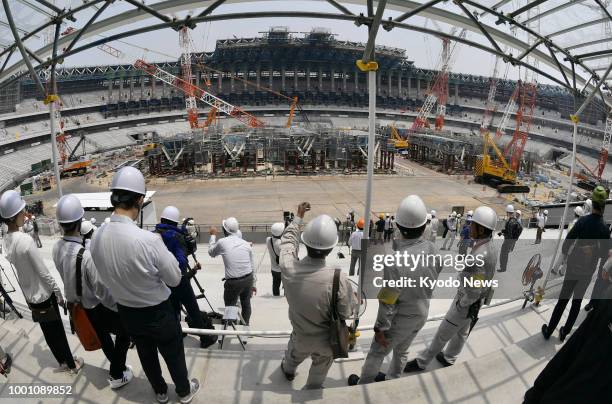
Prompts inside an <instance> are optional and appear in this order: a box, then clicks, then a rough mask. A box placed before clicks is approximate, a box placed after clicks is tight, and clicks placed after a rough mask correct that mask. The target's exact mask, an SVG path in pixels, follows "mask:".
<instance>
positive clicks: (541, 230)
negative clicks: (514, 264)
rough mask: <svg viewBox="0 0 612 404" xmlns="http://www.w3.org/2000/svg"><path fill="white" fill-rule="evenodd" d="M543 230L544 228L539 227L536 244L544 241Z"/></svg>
mask: <svg viewBox="0 0 612 404" xmlns="http://www.w3.org/2000/svg"><path fill="white" fill-rule="evenodd" d="M543 231H544V229H542V228H540V227H538V230H537V231H536V239H535V243H536V244H540V243H541V242H542V232H543Z"/></svg>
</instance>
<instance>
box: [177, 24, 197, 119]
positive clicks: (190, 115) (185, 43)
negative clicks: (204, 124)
mask: <svg viewBox="0 0 612 404" xmlns="http://www.w3.org/2000/svg"><path fill="white" fill-rule="evenodd" d="M179 42H180V45H181V50H182V51H183V53H182V54H181V75H182V76H183V80H184V81H185V82H186V83H188V84H190V85H191V83H193V74H192V72H191V38H190V37H189V28H187V27H183V28H181V29H180V30H179ZM183 91H184V92H185V107H186V109H187V121H189V127H191V129H197V128H198V127H199V126H200V125H199V124H198V103H197V101H196V98H195V93H194V90H193V88H192V87H191V86H185V89H184V90H183Z"/></svg>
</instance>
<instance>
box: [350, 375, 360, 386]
mask: <svg viewBox="0 0 612 404" xmlns="http://www.w3.org/2000/svg"><path fill="white" fill-rule="evenodd" d="M358 384H359V376H357V375H356V374H352V375H350V376H349V377H348V385H349V386H357V385H358Z"/></svg>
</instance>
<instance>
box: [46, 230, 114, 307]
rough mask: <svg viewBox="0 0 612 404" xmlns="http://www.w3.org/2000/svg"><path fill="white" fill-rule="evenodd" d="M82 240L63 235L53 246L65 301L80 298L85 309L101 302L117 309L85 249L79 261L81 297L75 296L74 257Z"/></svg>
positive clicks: (74, 300)
mask: <svg viewBox="0 0 612 404" xmlns="http://www.w3.org/2000/svg"><path fill="white" fill-rule="evenodd" d="M82 240H83V239H82V238H81V237H70V236H64V238H62V239H61V240H59V241H58V242H57V243H55V245H54V246H53V262H54V263H55V267H56V268H57V271H58V272H59V274H60V276H61V277H62V280H63V281H64V293H65V294H66V301H68V302H76V301H79V300H80V302H81V304H82V305H83V307H85V308H86V309H93V308H94V307H96V306H97V305H98V304H100V303H103V304H104V306H106V307H108V308H109V309H111V310H114V311H117V305H116V304H115V300H114V299H113V298H112V296H111V295H110V292H109V291H108V289H107V288H106V286H104V284H103V283H102V281H101V280H100V276H99V274H98V270H97V268H96V266H95V265H94V262H93V260H92V259H91V253H90V252H89V250H87V249H86V250H85V251H84V252H83V260H82V262H81V278H82V279H81V284H82V285H83V291H82V294H81V299H78V298H77V296H76V258H77V255H78V253H79V250H80V249H81V248H83V245H82V244H81V242H82Z"/></svg>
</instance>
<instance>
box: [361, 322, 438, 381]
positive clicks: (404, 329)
mask: <svg viewBox="0 0 612 404" xmlns="http://www.w3.org/2000/svg"><path fill="white" fill-rule="evenodd" d="M426 320H427V318H425V319H423V318H420V317H403V318H402V317H401V316H398V317H396V318H395V319H394V320H393V324H392V325H391V328H390V329H389V330H387V331H385V339H386V340H387V342H389V345H388V346H387V347H386V348H385V347H383V346H382V345H380V344H379V343H378V342H376V340H375V339H373V340H372V345H370V352H368V356H367V357H366V360H365V363H364V364H363V367H362V368H361V377H360V378H359V384H367V383H372V382H373V381H374V379H375V378H376V375H377V374H378V372H379V371H380V367H381V365H382V363H383V360H384V359H385V357H386V356H387V355H389V353H391V351H393V357H392V359H391V363H390V364H389V369H388V370H387V377H388V378H390V379H397V378H399V377H400V376H401V375H402V370H403V369H404V366H406V362H407V361H408V348H410V344H412V341H413V340H414V337H416V335H417V333H418V332H419V330H420V329H421V328H423V325H425V321H426Z"/></svg>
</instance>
